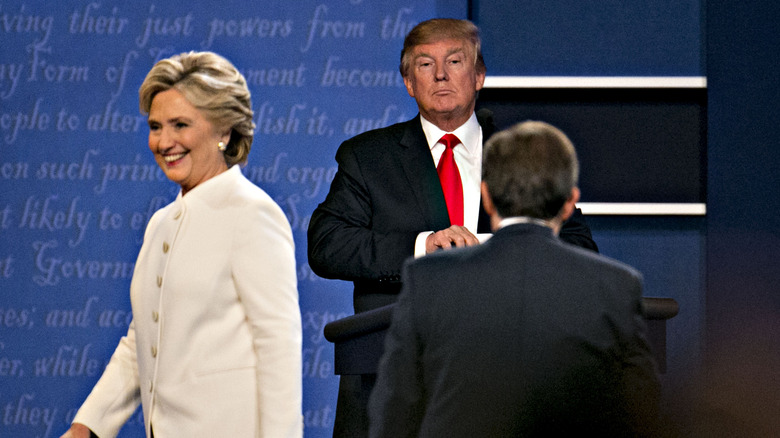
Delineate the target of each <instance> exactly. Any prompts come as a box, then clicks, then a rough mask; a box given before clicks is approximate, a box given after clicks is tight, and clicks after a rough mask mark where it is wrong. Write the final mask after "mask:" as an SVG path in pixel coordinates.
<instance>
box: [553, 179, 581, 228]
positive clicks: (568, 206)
mask: <svg viewBox="0 0 780 438" xmlns="http://www.w3.org/2000/svg"><path fill="white" fill-rule="evenodd" d="M579 200H580V189H579V188H578V187H572V188H571V194H570V195H569V199H567V200H566V202H564V204H563V207H561V212H560V214H558V217H560V218H561V223H563V222H564V221H565V220H566V219H568V218H570V217H571V215H572V213H574V209H575V208H576V204H577V202H579Z"/></svg>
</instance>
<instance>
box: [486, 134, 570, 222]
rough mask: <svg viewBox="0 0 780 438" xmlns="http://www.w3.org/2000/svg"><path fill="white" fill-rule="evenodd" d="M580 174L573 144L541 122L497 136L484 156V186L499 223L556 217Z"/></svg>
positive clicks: (487, 147)
mask: <svg viewBox="0 0 780 438" xmlns="http://www.w3.org/2000/svg"><path fill="white" fill-rule="evenodd" d="M578 174H579V163H578V161H577V154H576V152H575V150H574V146H573V145H572V143H571V141H570V140H569V138H568V137H566V135H565V134H564V133H563V132H561V131H560V130H559V129H558V128H556V127H554V126H552V125H549V124H547V123H544V122H538V121H526V122H522V123H518V124H516V125H514V126H512V127H511V128H509V129H506V130H504V131H501V132H498V133H496V134H495V135H493V136H492V137H491V138H490V140H489V141H488V142H487V143H486V144H485V148H484V151H483V158H482V181H483V182H484V183H485V184H486V185H487V188H488V193H489V194H490V198H491V199H492V201H493V205H494V206H495V208H496V211H497V212H498V214H499V215H500V216H501V217H503V218H508V217H517V216H527V217H532V218H539V219H552V218H554V217H556V216H557V215H558V213H559V212H560V211H561V208H562V207H563V205H564V203H565V202H566V201H567V200H568V199H569V197H570V196H571V194H572V189H573V188H574V187H576V185H577V178H578Z"/></svg>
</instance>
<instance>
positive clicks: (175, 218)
mask: <svg viewBox="0 0 780 438" xmlns="http://www.w3.org/2000/svg"><path fill="white" fill-rule="evenodd" d="M180 217H181V210H179V211H177V212H176V214H175V215H173V219H174V220H177V219H179V218H180Z"/></svg>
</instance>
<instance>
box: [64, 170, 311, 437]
mask: <svg viewBox="0 0 780 438" xmlns="http://www.w3.org/2000/svg"><path fill="white" fill-rule="evenodd" d="M296 281H297V280H296V267H295V251H294V243H293V237H292V231H291V229H290V225H289V222H288V221H287V218H286V217H285V215H284V213H283V212H282V210H281V209H280V208H279V206H278V205H277V204H276V203H275V202H274V201H273V200H272V199H271V198H270V197H269V196H268V195H267V194H266V193H265V192H264V191H262V190H261V189H260V188H258V187H257V186H255V185H254V184H252V183H251V182H250V181H249V180H247V179H246V178H245V177H244V176H243V174H242V173H241V170H240V168H239V167H238V166H233V167H232V168H230V169H229V170H228V171H226V172H224V173H222V174H220V175H218V176H216V177H214V178H211V179H209V180H208V181H205V182H204V183H201V184H200V185H198V186H197V187H195V188H194V189H192V190H191V191H189V192H188V193H187V195H186V196H182V195H181V193H180V194H179V196H178V197H177V199H176V200H175V201H174V202H173V203H171V204H169V205H168V206H166V207H164V208H162V209H161V210H159V211H158V212H156V213H155V214H154V216H153V217H152V218H151V220H150V221H149V225H148V226H147V228H146V233H145V236H144V243H143V246H142V247H141V252H140V254H139V255H138V261H137V263H136V266H135V272H134V274H133V279H132V282H131V285H130V299H131V303H132V309H133V321H132V323H131V324H130V327H129V329H128V332H127V335H126V336H124V337H123V338H122V339H121V340H120V342H119V345H118V346H117V348H116V351H115V352H114V354H113V356H112V357H111V361H110V362H109V364H108V366H107V367H106V370H105V372H104V373H103V376H102V377H101V378H100V380H99V381H98V383H97V384H96V385H95V388H94V389H93V390H92V392H91V394H90V395H89V397H88V398H87V400H86V401H85V402H84V404H83V405H82V406H81V408H80V409H79V411H78V413H77V415H76V417H75V419H74V420H73V421H74V422H78V423H83V424H85V425H87V426H88V427H90V428H91V429H92V430H93V431H94V432H95V433H97V434H98V435H99V436H100V437H101V438H103V437H113V436H116V434H117V433H118V432H119V430H120V428H121V427H122V425H123V424H124V423H125V421H127V419H128V418H129V417H130V415H132V413H133V412H134V410H135V409H136V408H137V407H138V403H139V402H140V403H141V404H142V406H143V412H144V421H145V423H146V434H147V436H148V435H149V427H150V426H149V425H150V422H151V424H152V426H153V427H154V433H155V437H156V438H167V437H217V436H224V437H273V438H279V437H300V436H302V435H303V421H302V420H303V418H302V415H301V403H302V389H301V385H302V383H301V377H302V376H301V337H302V334H301V314H300V308H299V306H298V290H297V284H296Z"/></svg>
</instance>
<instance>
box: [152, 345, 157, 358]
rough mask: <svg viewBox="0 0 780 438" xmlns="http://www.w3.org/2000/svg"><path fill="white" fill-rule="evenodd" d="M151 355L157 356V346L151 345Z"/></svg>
mask: <svg viewBox="0 0 780 438" xmlns="http://www.w3.org/2000/svg"><path fill="white" fill-rule="evenodd" d="M152 357H157V347H155V346H152Z"/></svg>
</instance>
